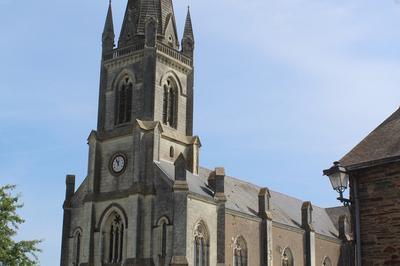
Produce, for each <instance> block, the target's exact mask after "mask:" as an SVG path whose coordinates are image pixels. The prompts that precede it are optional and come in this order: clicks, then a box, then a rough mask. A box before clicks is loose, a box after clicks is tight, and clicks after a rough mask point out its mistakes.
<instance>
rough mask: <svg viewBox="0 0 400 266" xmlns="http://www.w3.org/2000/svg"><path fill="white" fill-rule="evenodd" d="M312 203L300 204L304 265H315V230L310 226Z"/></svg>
mask: <svg viewBox="0 0 400 266" xmlns="http://www.w3.org/2000/svg"><path fill="white" fill-rule="evenodd" d="M312 211H313V208H312V204H311V202H309V201H306V202H304V203H303V206H301V227H302V228H303V229H304V230H305V254H306V264H305V265H306V266H315V232H314V228H313V226H312Z"/></svg>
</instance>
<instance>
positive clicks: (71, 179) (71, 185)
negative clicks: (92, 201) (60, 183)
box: [65, 175, 75, 200]
mask: <svg viewBox="0 0 400 266" xmlns="http://www.w3.org/2000/svg"><path fill="white" fill-rule="evenodd" d="M65 185H66V189H65V199H66V200H68V199H70V198H71V197H72V196H73V195H74V193H75V176H74V175H67V177H66V179H65Z"/></svg>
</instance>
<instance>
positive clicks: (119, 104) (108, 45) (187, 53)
mask: <svg viewBox="0 0 400 266" xmlns="http://www.w3.org/2000/svg"><path fill="white" fill-rule="evenodd" d="M114 39H115V33H114V26H113V17H112V8H111V2H110V5H109V10H108V13H107V18H106V23H105V27H104V32H103V36H102V48H103V49H102V61H101V77H100V94H99V111H98V125H97V132H96V134H95V135H96V136H95V138H94V136H93V140H94V139H95V140H96V141H100V142H102V147H101V150H102V152H101V155H100V156H101V157H102V158H101V159H102V160H101V161H102V162H106V161H107V159H109V158H111V157H112V154H114V155H115V156H117V155H118V152H119V151H123V154H122V155H123V156H122V158H124V157H125V158H124V159H125V160H126V161H127V162H128V164H127V165H126V168H127V169H126V170H131V171H128V173H127V174H125V175H126V178H129V179H130V180H129V181H128V180H126V182H127V183H138V184H140V185H151V182H152V181H151V179H152V177H151V175H152V173H151V171H150V172H148V171H147V170H148V168H149V167H146V165H145V164H146V163H145V162H147V163H149V162H152V161H153V160H156V161H159V160H161V159H163V160H170V161H171V162H173V161H174V160H175V159H176V158H177V157H178V155H179V154H180V153H183V154H184V155H185V157H187V158H188V159H189V161H188V169H189V170H191V171H192V172H196V171H197V164H198V159H197V157H198V148H199V144H200V143H199V140H198V138H196V137H193V78H194V75H193V51H194V36H193V29H192V23H191V18H190V12H189V11H188V14H187V19H186V23H185V29H184V35H183V38H182V41H181V45H180V43H179V41H178V34H177V28H176V22H175V15H174V10H173V5H172V0H156V1H154V0H128V3H127V7H126V11H125V16H124V20H123V24H122V28H121V33H120V36H119V40H118V42H117V43H118V45H117V46H116V47H115V43H116V42H115V40H114ZM180 46H181V47H182V48H180ZM161 135H163V136H165V138H162V137H160V136H161ZM166 139H168V140H169V141H164V140H166ZM90 142H91V141H90V139H89V143H90ZM122 161H123V160H122V159H121V163H122ZM116 163H117V162H116ZM129 163H130V164H129ZM112 164H113V162H112V158H111V162H110V165H111V168H112ZM134 164H136V166H135V165H134ZM139 166H140V167H139ZM94 168H96V167H94ZM150 168H151V167H150ZM111 170H112V169H111ZM102 173H104V171H103V172H101V173H99V175H97V176H96V177H94V180H93V186H94V187H93V189H94V191H95V192H101V190H102V187H104V185H106V184H107V185H106V186H107V187H108V186H109V184H110V181H107V180H105V179H107V177H105V176H102ZM121 175H122V174H121ZM128 176H129V177H128ZM122 179H124V178H120V179H119V183H120V184H118V186H121V185H122V184H121V180H122ZM122 183H125V181H124V182H122ZM115 189H116V190H120V189H121V187H115Z"/></svg>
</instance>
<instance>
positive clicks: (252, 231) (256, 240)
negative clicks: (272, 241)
mask: <svg viewBox="0 0 400 266" xmlns="http://www.w3.org/2000/svg"><path fill="white" fill-rule="evenodd" d="M225 232H226V233H225V265H226V266H233V265H234V264H233V244H234V241H235V239H236V238H237V237H238V236H242V237H243V238H244V239H245V241H246V244H247V250H248V255H247V256H248V265H249V266H258V265H260V221H259V219H257V218H248V217H243V216H239V215H234V214H231V213H227V214H226V218H225Z"/></svg>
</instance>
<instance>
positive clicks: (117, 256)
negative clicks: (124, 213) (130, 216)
mask: <svg viewBox="0 0 400 266" xmlns="http://www.w3.org/2000/svg"><path fill="white" fill-rule="evenodd" d="M125 228H126V226H125V223H124V221H123V219H122V217H121V215H120V214H118V213H117V212H112V213H111V214H110V215H109V217H108V218H107V220H106V222H105V224H104V226H103V228H102V231H101V234H102V261H103V263H119V262H121V261H122V259H123V256H124V254H123V250H124V244H125V242H124V236H125Z"/></svg>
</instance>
